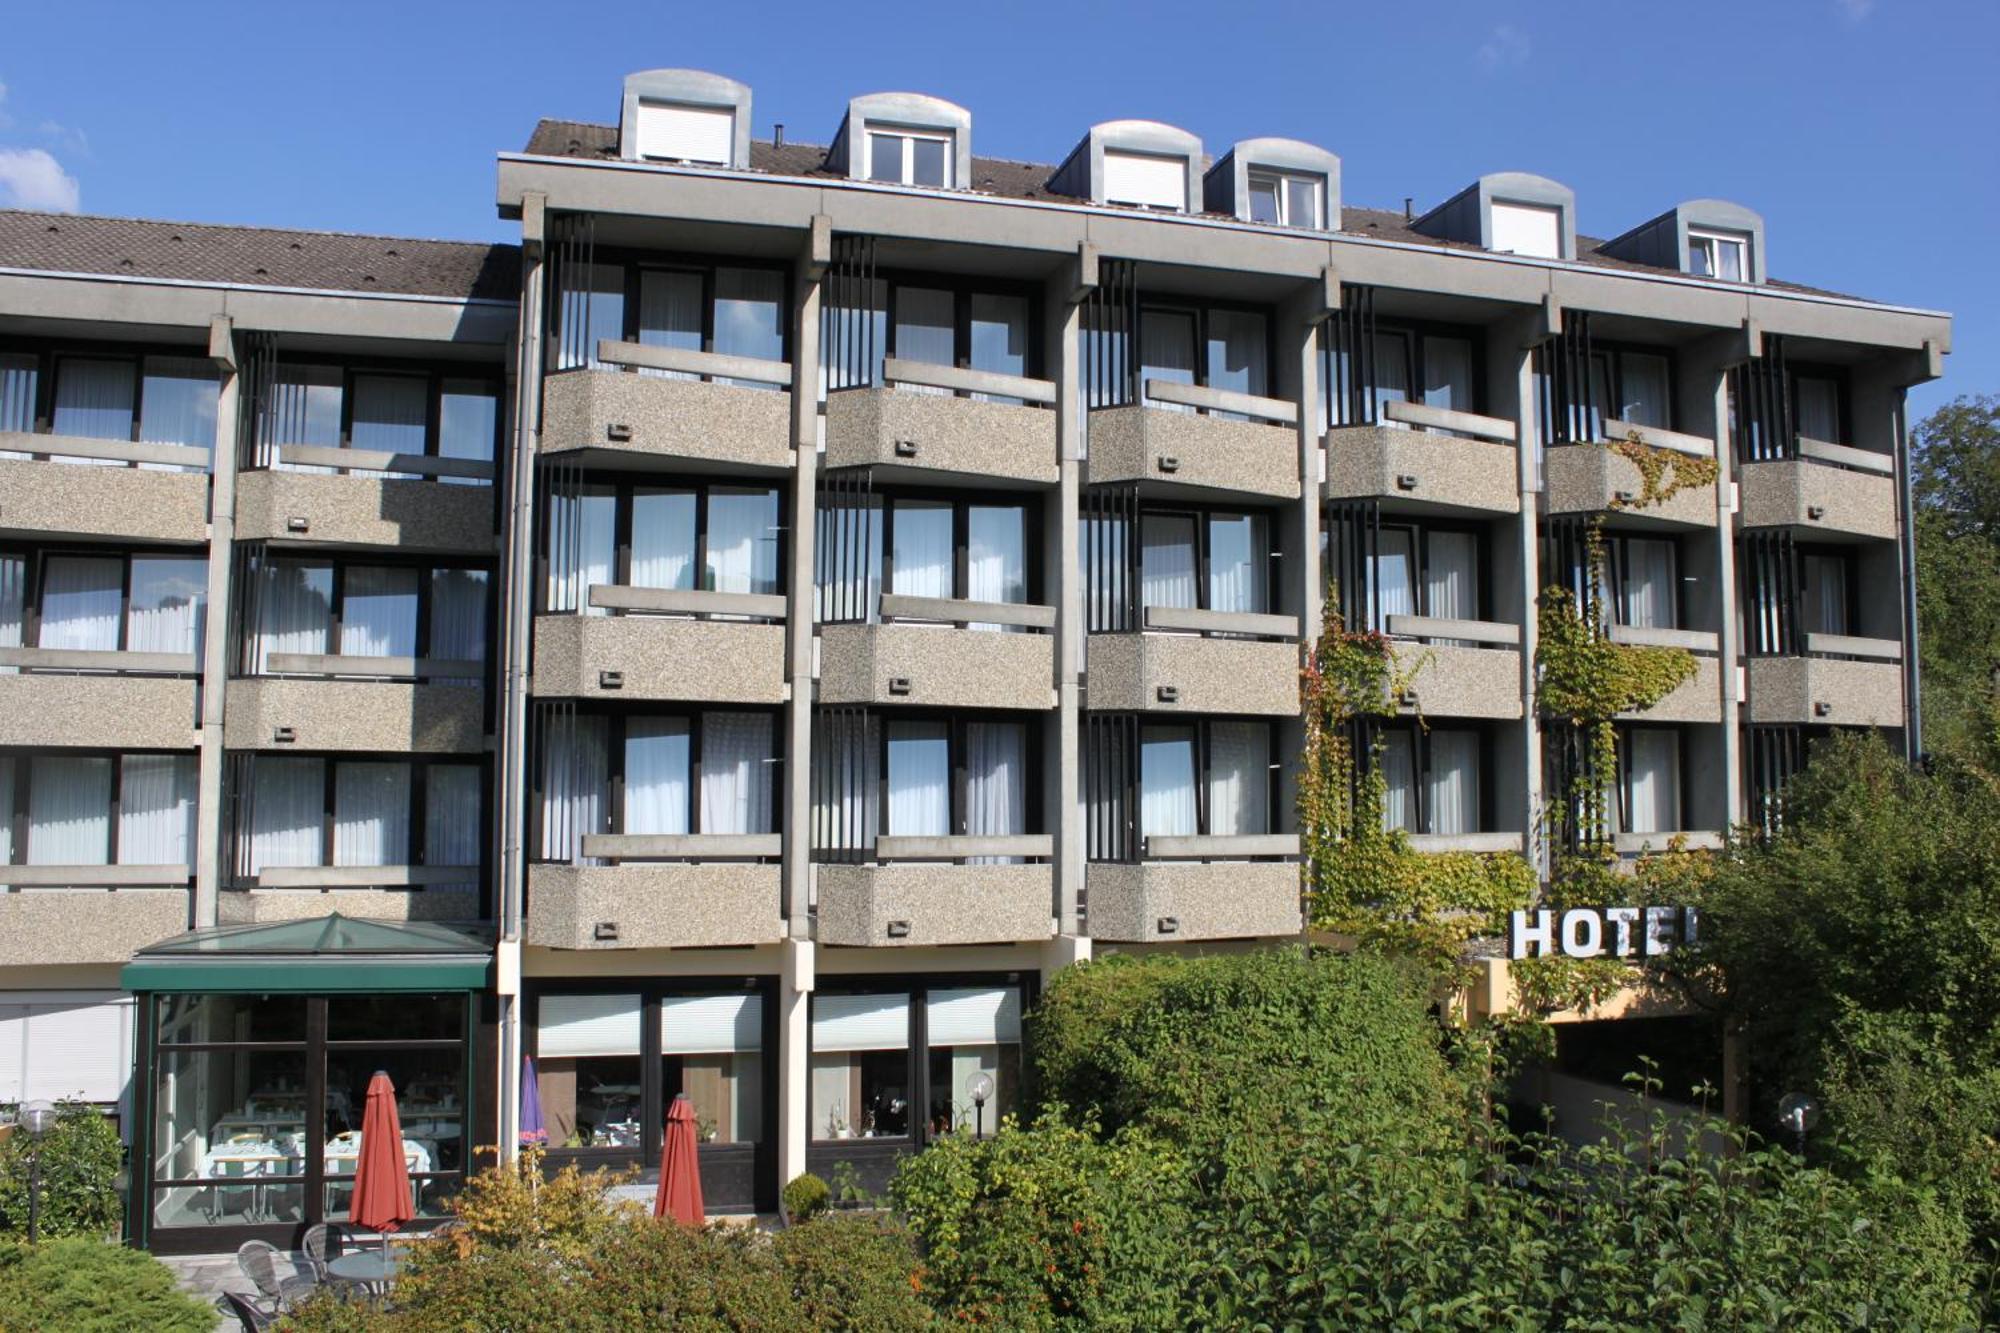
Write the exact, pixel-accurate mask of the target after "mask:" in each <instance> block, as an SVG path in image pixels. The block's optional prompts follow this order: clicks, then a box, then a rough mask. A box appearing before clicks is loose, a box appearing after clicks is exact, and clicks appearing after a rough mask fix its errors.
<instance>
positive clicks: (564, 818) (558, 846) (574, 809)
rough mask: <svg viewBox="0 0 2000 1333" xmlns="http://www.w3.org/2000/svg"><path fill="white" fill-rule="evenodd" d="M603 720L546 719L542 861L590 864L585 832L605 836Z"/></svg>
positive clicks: (607, 787)
mask: <svg viewBox="0 0 2000 1333" xmlns="http://www.w3.org/2000/svg"><path fill="white" fill-rule="evenodd" d="M605 734H606V726H605V719H604V718H602V717H590V716H584V717H569V718H552V719H550V721H549V723H548V725H547V728H546V731H545V733H544V735H543V737H542V848H541V851H542V859H544V860H548V861H568V862H570V863H572V864H574V865H586V864H590V863H589V862H587V861H586V860H585V859H584V856H583V839H584V836H585V835H586V834H591V833H603V832H606V831H607V830H606V828H605V816H606V812H607V811H609V809H610V808H611V801H610V792H611V769H610V763H609V750H608V748H607V745H606V740H605Z"/></svg>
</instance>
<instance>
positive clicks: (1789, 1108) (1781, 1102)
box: [1778, 1092, 1819, 1157]
mask: <svg viewBox="0 0 2000 1333" xmlns="http://www.w3.org/2000/svg"><path fill="white" fill-rule="evenodd" d="M1818 1123H1819V1102H1818V1100H1817V1099H1815V1098H1813V1097H1811V1096H1808V1095H1807V1094H1805V1093H1803V1092H1788V1093H1786V1094H1785V1095H1784V1096H1783V1097H1781V1098H1779V1099H1778V1124H1779V1125H1780V1126H1781V1127H1783V1128H1785V1129H1789V1130H1791V1131H1792V1141H1793V1143H1794V1145H1795V1146H1796V1147H1797V1148H1798V1152H1799V1156H1801V1157H1804V1156H1805V1155H1806V1131H1807V1130H1809V1129H1811V1128H1812V1127H1813V1126H1814V1125H1816V1124H1818Z"/></svg>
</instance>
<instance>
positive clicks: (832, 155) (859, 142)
mask: <svg viewBox="0 0 2000 1333" xmlns="http://www.w3.org/2000/svg"><path fill="white" fill-rule="evenodd" d="M826 165H827V168H828V170H831V171H837V172H841V173H843V174H845V175H846V177H847V178H848V179H849V180H857V181H882V182H884V183H885V184H889V185H931V186H937V187H939V188H942V189H947V190H949V189H958V188H962V187H963V186H964V185H965V183H966V182H967V181H969V180H970V179H972V113H971V112H970V111H967V110H966V109H965V108H964V107H962V106H959V105H957V104H956V103H953V102H947V101H945V100H944V99H943V98H942V97H930V96H927V95H925V94H923V93H867V94H865V95H863V96H861V97H856V98H854V99H852V100H851V101H849V102H848V104H847V116H846V118H845V119H844V120H842V121H841V122H840V132H839V133H838V134H836V135H834V136H833V146H832V147H831V148H829V149H828V150H827V154H826Z"/></svg>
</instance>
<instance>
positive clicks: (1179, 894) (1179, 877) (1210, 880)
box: [1084, 833, 1300, 944]
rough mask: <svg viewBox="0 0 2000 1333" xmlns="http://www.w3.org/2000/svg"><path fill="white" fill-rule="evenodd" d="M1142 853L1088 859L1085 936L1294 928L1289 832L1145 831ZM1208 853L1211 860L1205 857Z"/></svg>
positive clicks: (1146, 938)
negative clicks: (1120, 859) (1136, 857)
mask: <svg viewBox="0 0 2000 1333" xmlns="http://www.w3.org/2000/svg"><path fill="white" fill-rule="evenodd" d="M1145 851H1146V859H1145V860H1142V861H1139V862H1137V863H1133V864H1121V863H1117V862H1101V861H1100V862H1093V863H1091V865H1090V866H1089V867H1088V868H1087V869H1086V871H1085V872H1084V891H1085V893H1086V894H1087V895H1088V897H1089V909H1090V910H1089V919H1088V920H1089V927H1090V935H1091V938H1093V939H1098V940H1112V941H1118V942H1122V943H1134V944H1139V943H1177V942H1192V941H1196V940H1225V939H1254V938H1258V937H1264V936H1273V935H1296V934H1297V933H1298V931H1299V924H1300V915H1299V867H1298V865H1297V863H1296V861H1295V860H1283V861H1268V860H1267V861H1249V860H1240V859H1238V860H1232V859H1229V858H1231V857H1238V858H1241V857H1249V856H1284V857H1293V858H1296V857H1297V856H1298V852H1299V840H1298V836H1297V835H1296V834H1289V833H1284V834H1268V835H1262V836H1249V837H1212V838H1159V837H1154V838H1148V839H1147V840H1146V849H1145ZM1206 858H1215V859H1212V860H1210V859H1206Z"/></svg>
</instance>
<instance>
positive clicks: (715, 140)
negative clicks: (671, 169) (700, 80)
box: [638, 102, 736, 167]
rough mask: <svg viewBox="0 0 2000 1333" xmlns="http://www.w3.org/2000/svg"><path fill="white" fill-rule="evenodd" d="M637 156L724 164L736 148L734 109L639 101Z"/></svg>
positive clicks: (726, 163) (727, 162)
mask: <svg viewBox="0 0 2000 1333" xmlns="http://www.w3.org/2000/svg"><path fill="white" fill-rule="evenodd" d="M638 128H639V156H640V157H647V158H658V159H662V160H665V161H669V162H713V163H715V164H716V165H717V166H724V167H726V166H728V165H729V160H730V157H731V154H732V153H733V151H734V149H735V147H736V112H735V111H733V110H731V109H730V108H728V107H707V106H681V105H677V104H675V103H671V102H641V103H639V127H638Z"/></svg>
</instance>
